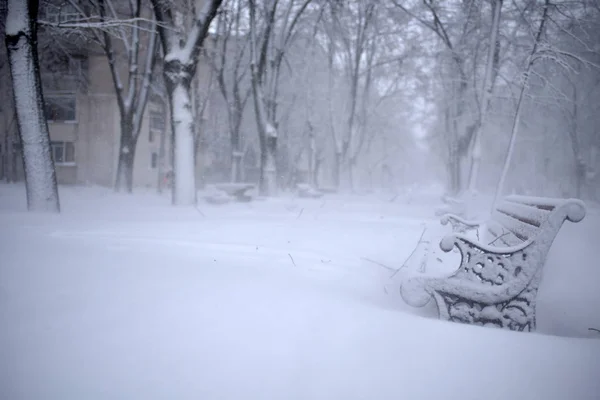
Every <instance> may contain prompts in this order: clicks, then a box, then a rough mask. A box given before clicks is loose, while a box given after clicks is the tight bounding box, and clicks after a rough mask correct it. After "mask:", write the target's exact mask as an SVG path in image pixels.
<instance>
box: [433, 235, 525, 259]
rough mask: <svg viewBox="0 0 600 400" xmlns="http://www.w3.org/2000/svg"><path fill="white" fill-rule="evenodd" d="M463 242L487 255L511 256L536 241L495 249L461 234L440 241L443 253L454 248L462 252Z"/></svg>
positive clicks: (447, 236)
mask: <svg viewBox="0 0 600 400" xmlns="http://www.w3.org/2000/svg"><path fill="white" fill-rule="evenodd" d="M461 242H464V243H466V244H467V245H470V246H472V247H474V248H476V249H479V250H481V251H483V252H485V253H491V254H498V255H509V254H512V253H515V252H517V251H521V250H523V249H525V248H526V247H527V246H529V245H531V244H532V243H533V242H534V240H533V239H528V240H526V241H524V242H523V243H519V244H517V245H514V246H507V247H495V246H490V245H489V244H485V243H480V242H477V241H475V240H473V239H472V238H470V237H468V236H466V235H463V234H461V233H452V234H450V235H446V236H444V238H443V239H442V240H441V241H440V249H442V250H443V251H445V252H446V253H447V252H449V251H451V250H452V249H453V248H454V246H456V247H458V248H459V250H460V249H461V246H463V243H461Z"/></svg>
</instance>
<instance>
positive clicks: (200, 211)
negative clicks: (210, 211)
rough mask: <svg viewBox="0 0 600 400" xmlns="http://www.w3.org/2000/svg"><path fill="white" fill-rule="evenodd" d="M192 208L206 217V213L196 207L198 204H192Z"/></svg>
mask: <svg viewBox="0 0 600 400" xmlns="http://www.w3.org/2000/svg"><path fill="white" fill-rule="evenodd" d="M194 208H195V209H196V211H198V212H199V213H200V215H202V216H203V217H204V218H206V215H204V213H203V212H202V210H200V208H199V207H198V204H196V205H194Z"/></svg>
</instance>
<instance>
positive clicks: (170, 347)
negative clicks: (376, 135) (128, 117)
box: [0, 185, 600, 400]
mask: <svg viewBox="0 0 600 400" xmlns="http://www.w3.org/2000/svg"><path fill="white" fill-rule="evenodd" d="M21 195H23V193H22V187H21V186H17V185H0V254H1V257H2V259H1V262H0V326H2V333H1V334H0V398H3V399H4V398H6V399H39V398H61V399H71V398H72V399H82V398H85V399H106V398H114V399H118V398H123V399H132V398H143V399H165V398H177V399H197V398H202V399H217V398H218V399H240V398H243V399H398V398H406V399H440V398H460V399H477V400H479V399H521V398H523V399H597V398H598V394H599V393H600V381H599V380H598V372H599V371H600V340H593V339H577V338H565V337H555V336H550V335H547V334H528V333H516V332H507V331H500V330H497V329H492V328H480V327H471V326H466V325H459V324H453V323H447V322H440V321H437V320H435V319H431V318H423V317H420V316H415V315H414V314H419V313H421V311H420V310H417V312H415V310H414V309H412V308H410V307H408V306H405V305H403V304H402V302H401V299H400V297H399V295H397V294H394V293H391V292H389V293H388V294H386V293H385V291H384V290H383V286H384V285H386V284H387V285H388V288H389V287H391V286H390V285H389V284H390V281H389V280H388V277H389V275H390V274H391V273H390V271H388V270H387V269H386V268H384V267H381V266H378V265H376V264H374V263H372V262H369V261H365V260H364V259H365V258H368V259H371V260H376V261H378V262H380V263H382V264H385V265H387V266H389V267H398V266H399V264H401V263H402V261H403V260H404V259H405V258H406V257H407V256H408V254H410V252H411V251H412V248H413V247H414V244H415V242H416V241H417V240H418V238H419V235H420V233H421V230H422V229H421V227H420V225H419V224H418V223H417V222H416V221H415V218H414V217H413V216H414V215H419V214H423V215H425V214H427V212H426V211H427V210H423V209H418V206H404V205H402V204H396V208H395V209H392V208H391V207H390V206H389V205H388V202H385V203H381V202H377V201H376V200H375V199H368V200H365V199H358V200H357V199H341V198H331V199H329V200H327V202H326V204H325V205H323V206H322V205H321V204H322V202H320V200H317V201H312V200H306V201H299V200H292V199H286V198H283V199H278V200H268V201H265V202H255V203H250V204H246V205H244V204H231V205H227V206H224V207H210V206H207V205H202V206H201V207H200V208H201V211H202V214H200V213H199V212H198V211H197V210H195V209H181V208H173V207H170V206H169V198H168V196H164V197H157V196H154V195H151V194H149V193H146V194H137V195H134V196H132V197H130V196H126V195H120V194H113V193H112V192H111V191H109V190H104V189H99V188H87V189H82V188H62V191H61V196H62V198H63V199H64V200H63V209H64V210H63V215H61V216H43V215H42V216H40V215H37V216H32V215H29V214H25V213H22V212H20V211H19V210H23V209H24V207H23V206H21V205H19V204H18V203H19V201H17V200H19V199H24V197H20V196H21ZM20 201H23V200H20ZM330 203H331V208H330V207H329V204H330ZM369 203H370V206H369ZM416 203H417V204H418V201H417V202H416ZM342 204H345V205H346V206H345V207H342V206H341V205H342ZM411 207H413V208H411ZM414 207H417V208H414ZM301 209H303V210H304V211H303V212H302V213H300V210H301ZM403 212H404V213H405V214H406V215H408V216H409V218H406V219H405V220H404V222H403V220H402V217H401V214H402V213H403ZM590 214H592V213H590ZM380 217H382V218H380ZM417 220H418V218H417ZM598 221H600V219H598V216H597V215H596V216H595V217H594V218H590V220H589V221H587V223H586V220H584V221H583V222H581V223H579V224H573V225H572V226H568V225H567V226H565V235H562V236H561V237H560V238H557V245H556V246H555V247H556V249H553V251H554V250H555V252H558V253H557V254H553V255H551V256H550V259H551V261H549V265H548V268H547V269H548V273H547V276H546V277H545V280H544V281H543V283H542V288H543V290H542V292H543V293H542V292H541V293H540V313H539V321H538V323H539V325H540V327H544V329H547V331H546V332H545V333H555V332H552V329H554V328H556V329H558V330H559V331H560V330H561V329H563V331H562V332H559V333H566V334H571V333H574V330H577V329H583V326H584V325H583V324H584V323H585V324H587V322H589V323H590V324H592V323H598V322H600V321H599V320H598V315H597V314H598V313H597V312H596V313H595V314H594V310H598V305H599V304H600V301H599V297H598V290H597V282H598V280H597V279H598V277H599V275H598V274H596V275H591V272H590V271H593V270H594V269H593V268H592V267H590V266H589V265H588V264H589V263H586V262H583V261H584V260H583V259H581V258H579V257H588V256H590V255H593V254H594V253H593V251H594V250H595V247H594V245H593V244H592V238H591V237H587V236H591V233H593V232H596V234H597V233H598V232H599V224H598ZM596 237H598V236H596ZM565 250H566V251H565ZM563 251H564V253H563ZM572 253H575V254H576V256H571V255H570V254H572ZM292 258H293V260H292ZM565 260H571V262H572V263H576V264H577V265H570V266H568V267H566V266H565V265H564V264H563V261H565ZM573 260H575V261H573ZM590 260H591V259H588V260H587V261H590ZM594 267H595V266H594ZM594 280H595V281H594ZM594 282H595V283H594ZM562 300H564V301H565V303H564V304H565V305H564V306H563V305H562V304H563V303H561V301H562ZM561 307H563V308H561ZM557 308H558V310H559V312H558V313H554V312H553V311H554V310H555V309H557ZM586 310H590V311H586ZM425 311H426V310H424V311H423V314H422V315H425ZM563 311H565V312H568V313H569V315H568V316H564V315H563V314H562V313H563ZM586 313H587V314H586ZM582 315H583V316H584V317H586V318H587V317H590V321H585V320H582V318H581V317H582ZM594 318H595V319H594ZM573 325H574V326H575V328H573Z"/></svg>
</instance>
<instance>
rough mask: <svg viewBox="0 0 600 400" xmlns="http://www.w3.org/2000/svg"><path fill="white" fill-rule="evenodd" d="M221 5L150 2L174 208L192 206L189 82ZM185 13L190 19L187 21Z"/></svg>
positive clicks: (211, 0)
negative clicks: (167, 117)
mask: <svg viewBox="0 0 600 400" xmlns="http://www.w3.org/2000/svg"><path fill="white" fill-rule="evenodd" d="M221 2H222V0H206V1H205V2H204V5H203V6H202V8H198V9H196V7H195V6H191V7H190V8H189V9H187V10H186V8H185V7H180V6H179V5H175V4H173V3H172V2H171V1H169V0H152V5H153V8H154V14H155V16H156V20H157V22H158V32H159V34H160V39H161V43H162V46H163V51H164V64H163V73H164V79H165V84H166V89H167V94H168V97H169V103H170V107H171V129H172V131H173V135H174V153H175V159H174V171H173V172H174V185H173V204H175V205H191V204H195V202H196V179H195V168H194V164H195V158H196V157H195V149H196V146H195V143H194V141H195V135H194V133H195V129H194V111H193V109H192V102H193V98H192V81H193V79H194V75H195V74H196V68H197V65H198V59H199V56H200V53H201V49H202V45H203V42H204V39H205V38H206V36H207V34H208V27H209V25H210V23H211V22H212V20H213V19H214V18H215V16H216V14H217V10H218V8H219V6H220V5H221ZM186 12H187V13H188V14H187V15H188V16H190V18H188V19H186ZM190 19H191V20H190Z"/></svg>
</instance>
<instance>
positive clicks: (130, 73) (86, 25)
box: [43, 0, 158, 193]
mask: <svg viewBox="0 0 600 400" xmlns="http://www.w3.org/2000/svg"><path fill="white" fill-rule="evenodd" d="M68 3H69V4H70V5H71V6H72V7H73V8H74V9H75V10H77V13H78V16H77V18H76V19H75V20H69V21H64V22H60V23H55V24H51V23H49V22H43V23H44V24H46V25H54V26H55V27H58V28H63V29H66V30H68V31H72V30H73V29H84V30H86V31H87V32H89V33H90V34H91V38H92V39H93V40H94V41H95V42H96V43H97V44H98V45H99V46H100V47H101V49H102V51H103V52H104V54H105V55H106V58H107V61H108V67H109V69H110V73H111V77H112V82H113V87H114V90H115V95H116V99H117V106H118V110H119V117H120V130H121V134H120V144H119V153H118V163H117V174H116V180H115V184H114V187H115V190H117V191H119V190H122V189H125V190H126V191H127V192H130V193H131V192H132V190H133V168H134V161H135V154H136V147H137V142H138V138H139V135H140V132H141V126H142V120H143V116H144V112H145V109H146V105H147V103H148V98H149V93H150V84H151V82H152V79H153V74H154V69H155V68H154V67H155V64H156V58H157V53H158V40H157V32H156V24H155V22H154V21H153V20H152V17H151V16H150V17H149V16H148V15H147V13H146V15H145V14H144V7H143V4H142V1H141V0H130V1H129V2H128V4H127V7H124V3H123V2H115V1H114V0H89V1H82V0H68ZM146 11H149V10H147V9H146ZM123 75H125V79H123Z"/></svg>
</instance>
